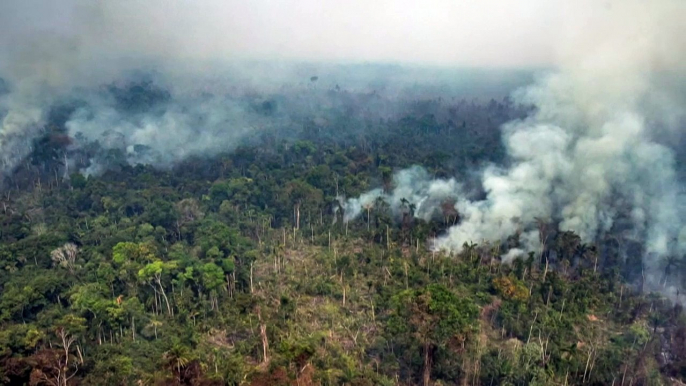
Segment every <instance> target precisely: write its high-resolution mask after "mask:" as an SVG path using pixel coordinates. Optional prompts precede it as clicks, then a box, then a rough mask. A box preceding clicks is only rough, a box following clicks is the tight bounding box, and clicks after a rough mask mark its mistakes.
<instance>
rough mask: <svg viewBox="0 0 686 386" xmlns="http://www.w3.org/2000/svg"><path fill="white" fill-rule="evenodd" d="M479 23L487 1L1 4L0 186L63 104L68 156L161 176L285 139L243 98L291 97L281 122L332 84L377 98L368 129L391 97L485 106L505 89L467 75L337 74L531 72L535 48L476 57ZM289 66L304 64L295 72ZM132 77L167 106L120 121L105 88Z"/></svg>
mask: <svg viewBox="0 0 686 386" xmlns="http://www.w3.org/2000/svg"><path fill="white" fill-rule="evenodd" d="M539 5H540V4H539ZM484 7H485V8H484ZM509 8H510V11H511V12H510V13H509V15H517V16H518V17H520V18H521V21H536V20H538V19H536V18H535V17H534V16H535V15H536V14H537V13H538V12H539V8H538V7H536V6H535V5H534V4H531V5H527V6H526V7H519V6H517V7H509ZM544 9H545V8H541V12H543V10H544ZM482 11H486V12H487V13H490V14H491V15H490V16H489V17H491V18H493V19H494V20H501V21H504V20H503V18H504V17H505V15H506V14H505V13H503V12H501V11H502V9H501V8H500V7H496V4H495V3H494V2H486V3H485V4H484V6H483V7H480V8H475V7H473V6H455V5H451V2H446V1H442V0H440V1H439V0H435V1H433V2H430V3H428V4H425V5H422V6H418V5H417V4H414V3H410V2H379V3H374V4H369V3H368V2H364V3H363V2H357V1H353V2H337V1H329V0H327V1H324V2H320V1H317V2H315V1H309V0H308V1H298V2H295V1H277V2H273V1H266V0H258V1H254V2H241V1H219V0H210V1H203V2H195V1H190V0H174V1H158V0H153V1H145V2H143V1H134V0H124V1H105V0H95V1H80V0H68V1H62V2H59V3H57V2H54V1H48V0H28V1H19V0H9V1H3V2H0V78H1V79H3V84H6V85H7V87H6V88H7V90H6V91H8V92H5V93H0V161H1V162H2V164H1V165H0V173H3V174H5V173H9V172H11V171H12V169H13V168H15V167H16V166H17V165H18V164H19V163H20V162H21V161H22V160H23V159H24V158H25V157H26V156H27V155H28V154H30V152H31V151H32V144H33V140H34V139H35V138H37V137H38V136H40V135H42V134H43V133H44V132H45V131H46V124H47V123H48V115H49V113H50V111H51V109H52V108H53V107H54V106H55V105H56V104H64V103H65V101H74V103H73V105H74V107H75V109H76V110H75V111H74V113H73V114H72V115H71V116H70V117H69V119H68V121H67V123H66V128H67V130H68V132H67V134H68V135H69V136H70V137H72V138H76V139H77V141H76V143H75V146H80V145H83V143H84V142H87V141H99V142H100V144H105V145H107V146H106V148H107V147H108V146H109V147H110V148H114V149H118V150H121V148H123V151H124V153H125V154H126V157H127V160H128V161H129V162H130V163H132V164H135V163H149V164H153V165H158V166H169V165H172V164H173V163H174V162H176V161H178V160H180V159H183V158H184V157H187V156H190V155H198V154H200V155H211V154H213V153H216V152H219V151H227V150H230V149H231V148H233V147H235V146H237V145H238V144H239V142H240V141H241V140H244V139H245V138H246V137H250V136H251V135H254V134H256V132H257V131H260V130H262V131H264V130H266V129H269V128H273V127H277V126H278V127H283V130H284V131H286V130H288V129H289V125H290V121H289V119H288V118H289V117H288V116H285V115H283V114H282V115H279V116H278V119H276V118H274V117H272V118H270V119H265V118H264V117H262V116H260V115H259V114H255V112H254V111H253V110H254V109H252V106H250V103H249V99H250V96H253V99H255V98H254V96H255V95H269V94H271V93H281V92H282V91H283V89H284V88H287V89H288V90H289V91H288V92H289V93H290V94H291V95H289V100H288V106H287V109H289V110H288V112H287V115H298V114H300V115H302V114H305V113H310V114H311V113H312V112H313V111H315V110H316V108H315V107H318V105H317V104H316V101H318V100H322V99H323V98H322V96H323V94H324V92H325V91H326V89H327V88H328V89H330V88H333V87H334V86H335V85H337V84H340V85H341V86H342V87H343V88H344V89H345V90H354V91H359V92H372V91H378V92H379V93H381V94H383V97H384V98H385V99H386V102H387V103H386V104H384V103H376V104H369V105H368V108H369V110H370V111H371V110H372V109H373V111H374V112H375V113H376V114H377V117H381V118H385V117H388V116H389V115H392V114H393V113H394V112H395V111H396V110H397V108H398V107H397V105H396V104H395V101H397V100H398V99H399V98H401V97H402V94H403V93H410V92H411V93H412V95H413V97H415V98H416V97H418V96H421V95H422V92H426V93H429V92H430V93H432V97H435V96H437V93H438V94H441V93H451V92H453V91H454V90H455V89H458V88H459V89H460V90H461V91H460V92H462V93H464V92H465V91H464V90H468V91H467V94H471V95H468V96H479V95H478V94H479V93H480V92H484V93H485V94H488V95H489V96H491V95H493V94H497V93H499V92H501V91H502V90H503V89H507V88H508V87H510V86H511V85H512V84H513V83H512V77H510V76H509V75H503V74H502V73H498V72H497V71H496V72H492V73H487V74H485V75H484V74H481V75H480V77H481V79H486V78H488V79H489V81H488V82H477V83H476V84H475V83H474V82H472V81H471V80H470V78H474V74H473V72H462V73H456V72H452V71H450V70H449V69H445V68H435V69H433V70H431V71H425V70H423V69H421V68H419V67H416V66H415V67H409V68H408V67H404V68H399V67H397V66H393V65H385V66H365V65H350V66H347V67H346V66H344V65H340V63H343V64H346V63H347V64H355V63H360V62H364V61H373V62H385V63H391V64H392V63H410V64H415V65H416V64H427V63H429V64H434V65H436V64H443V65H444V64H451V65H462V66H465V65H471V66H474V65H480V66H486V67H496V68H497V67H502V66H516V65H542V64H544V62H545V55H546V54H545V53H547V52H549V50H548V49H544V48H542V47H540V48H541V49H540V50H525V49H524V47H525V45H524V44H522V45H521V46H520V47H521V48H522V51H521V52H520V54H519V55H517V56H514V55H507V53H506V52H498V51H497V50H495V49H491V50H484V49H483V47H484V46H486V45H488V46H490V47H492V48H493V47H495V44H496V42H497V41H498V36H504V35H499V34H494V33H492V32H491V33H487V32H488V31H502V30H503V29H504V28H505V26H507V25H511V24H512V23H511V21H510V22H508V23H504V24H502V25H497V24H491V26H492V27H495V28H490V29H489V28H488V27H486V26H485V25H482V26H481V27H478V25H481V24H479V23H476V20H482V21H483V19H484V18H485V16H484V15H482V14H481V12H482ZM450 14H453V15H460V17H461V18H464V19H465V20H463V22H462V23H459V24H456V25H459V27H456V25H453V24H451V23H448V21H449V20H448V19H446V18H445V16H446V15H450ZM469 15H471V17H467V16H469ZM479 15H481V16H479ZM439 16H441V17H440V18H438V17H439ZM477 16H478V17H477ZM428 17H430V18H431V19H432V21H431V22H430V23H429V22H427V18H428ZM470 20H471V21H470ZM472 23H476V25H472ZM482 24H483V23H482ZM522 25H524V24H522ZM527 25H528V24H527ZM536 25H537V26H540V23H538V24H536ZM534 30H535V28H534V27H531V28H524V29H521V30H519V32H518V33H516V34H508V35H507V36H515V35H516V36H520V37H526V38H527V39H528V43H527V44H528V45H529V46H531V44H532V42H533V41H534V40H535V41H537V42H538V41H539V40H540V39H537V38H535V37H536V36H538V34H537V33H534V32H535V31H534ZM408 31H412V33H411V34H410V35H411V36H409V37H408V36H405V35H406V34H407V32H408ZM462 32H469V34H470V35H465V33H462ZM479 32H480V33H479ZM360 34H363V35H360ZM477 42H480V43H481V44H477ZM537 45H538V46H541V45H542V43H541V42H539V43H537ZM508 46H509V47H511V46H512V45H508ZM475 47H479V49H478V50H475V49H474V48H475ZM457 52H459V54H458V53H457ZM525 52H526V53H528V54H524V53H525ZM485 53H488V55H486V54H485ZM541 53H543V55H542V56H541ZM515 57H516V58H518V59H517V61H515V62H512V61H510V60H509V58H515ZM302 62H309V63H310V64H306V65H294V63H302ZM141 73H144V74H147V76H150V77H152V79H153V81H154V84H155V85H156V86H158V87H161V88H162V89H163V90H164V92H168V94H169V95H168V98H167V99H166V100H165V101H163V103H158V104H155V105H150V106H148V107H149V109H148V110H145V111H135V112H132V111H130V110H127V109H122V108H121V106H118V103H119V102H118V101H117V100H116V95H112V93H111V92H107V91H108V90H107V88H108V87H109V86H110V85H113V84H115V85H117V87H119V88H122V87H123V88H125V87H126V84H125V83H126V82H127V81H130V80H131V79H137V78H140V74H141ZM151 74H152V75H151ZM313 75H317V76H319V79H321V80H320V81H319V82H318V85H315V84H313V83H312V82H310V78H311V77H312V76H313ZM477 75H478V74H477ZM477 77H478V76H477ZM122 83H124V85H121V84H122ZM417 85H419V86H421V87H416V86H417ZM4 88H5V87H3V89H4ZM453 95H454V94H453ZM313 101H315V103H313ZM282 111H283V110H282ZM103 162H104V161H102V160H97V159H96V160H93V164H92V165H91V167H90V168H89V169H88V170H86V173H93V172H97V171H98V170H102V169H103V167H105V165H104V164H103ZM0 180H2V178H0Z"/></svg>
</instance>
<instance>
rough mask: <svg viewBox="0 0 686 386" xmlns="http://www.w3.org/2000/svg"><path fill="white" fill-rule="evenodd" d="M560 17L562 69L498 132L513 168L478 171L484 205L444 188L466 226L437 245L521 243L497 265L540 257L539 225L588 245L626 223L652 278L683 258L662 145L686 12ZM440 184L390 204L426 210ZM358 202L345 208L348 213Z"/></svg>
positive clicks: (657, 4)
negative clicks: (532, 254) (670, 259)
mask: <svg viewBox="0 0 686 386" xmlns="http://www.w3.org/2000/svg"><path fill="white" fill-rule="evenodd" d="M563 8H564V9H565V10H566V11H567V13H568V14H569V15H570V17H569V18H567V19H565V23H562V24H561V25H560V26H559V27H560V31H559V34H558V35H559V36H560V38H561V39H560V44H559V45H558V50H559V52H558V57H559V66H558V70H557V71H555V72H554V73H551V74H548V75H546V76H544V77H541V78H540V79H539V80H538V81H537V82H535V83H534V84H533V85H531V86H530V87H527V88H525V89H522V90H520V91H518V92H516V93H515V95H514V98H515V100H516V101H517V102H520V103H524V104H532V105H534V106H535V107H536V110H535V112H534V113H533V114H532V115H531V116H530V117H528V118H526V119H525V120H521V121H514V122H510V123H508V124H506V125H504V126H503V128H502V133H503V142H504V145H505V148H506V150H507V153H508V155H509V162H508V166H507V167H498V166H491V167H488V168H487V169H486V170H485V171H484V173H483V176H482V185H483V188H484V191H485V193H486V197H485V199H484V200H479V201H473V200H470V199H468V198H467V197H465V196H464V195H462V194H460V190H459V187H458V185H457V184H455V183H454V182H451V184H453V185H455V187H453V193H454V194H453V196H452V197H457V203H456V205H455V208H456V210H457V211H458V212H459V215H460V219H461V221H460V223H459V224H458V225H456V226H453V227H451V228H450V229H449V230H448V232H447V234H445V235H444V236H442V237H440V238H439V239H437V240H435V246H436V248H438V249H442V250H446V251H451V252H460V251H461V250H462V249H463V246H464V245H465V243H470V242H474V243H481V242H484V241H487V242H501V241H504V240H505V239H506V238H508V237H510V236H513V235H518V236H519V242H520V245H519V247H517V248H512V249H511V250H510V251H509V252H508V253H507V254H506V255H505V256H503V259H504V260H510V259H512V258H514V257H515V256H517V255H521V254H525V253H527V252H529V251H537V250H538V249H539V248H540V242H541V240H540V239H539V229H538V226H539V224H540V223H541V222H542V223H548V224H559V225H558V226H559V230H561V231H573V232H575V233H576V234H578V235H579V236H580V237H581V239H582V240H583V241H584V242H593V241H595V240H597V239H598V238H599V237H601V236H602V235H603V234H605V233H606V232H608V231H610V230H611V229H613V227H615V226H617V227H619V226H620V225H618V222H620V221H621V222H622V225H621V227H622V228H623V229H616V230H619V231H621V232H622V233H623V235H624V237H627V238H629V239H632V240H640V241H642V242H643V245H644V246H645V251H646V255H647V256H648V257H647V258H646V262H645V263H646V266H647V268H648V270H649V271H650V270H655V269H656V267H657V266H658V265H659V263H658V262H659V260H660V259H661V258H662V257H664V256H665V255H668V254H676V253H679V252H684V251H685V250H686V244H684V243H683V238H679V235H680V233H683V232H684V229H683V223H682V221H681V218H682V217H683V216H682V214H684V213H685V212H684V208H685V205H684V203H686V201H685V200H684V196H683V193H682V191H683V189H682V186H681V185H680V183H679V181H678V179H677V176H676V173H675V158H674V151H673V150H672V149H671V148H670V147H669V146H668V145H669V144H665V143H664V142H665V141H664V140H662V139H661V138H662V137H661V135H662V134H664V132H678V131H683V129H684V127H682V126H680V124H681V125H683V122H684V120H683V117H684V113H685V112H686V106H684V105H683V104H680V103H678V102H679V101H683V95H684V93H685V92H686V87H684V83H683V80H684V77H683V75H682V74H683V73H684V71H683V70H684V69H686V66H685V65H684V63H686V39H684V38H683V36H686V24H685V23H683V20H685V18H686V3H684V2H683V1H677V0H660V1H651V2H645V1H640V0H623V1H615V2H606V4H605V6H599V5H598V3H597V2H592V1H578V2H574V3H564V4H563ZM669 79H671V80H672V81H671V82H669V81H668V80H669ZM425 177H426V176H425ZM436 183H438V184H442V183H443V181H434V182H429V181H426V180H424V179H419V180H418V181H413V180H411V179H410V180H408V184H403V183H400V184H398V187H397V188H396V190H394V191H393V192H392V193H391V195H390V196H391V197H385V198H386V199H388V200H390V202H396V201H397V198H398V196H410V197H414V198H413V199H414V200H415V201H414V202H416V203H420V202H424V201H422V198H421V197H429V196H430V194H429V193H428V192H427V189H426V187H427V186H431V185H432V184H436ZM396 192H399V193H396ZM414 193H418V194H416V195H415V194H414ZM370 194H371V193H370ZM376 194H378V192H376V193H373V194H372V195H376ZM442 196H443V197H448V196H449V195H445V194H442ZM363 197H364V199H365V200H367V201H368V200H369V198H368V197H367V196H366V195H364V196H363ZM361 199H362V198H361ZM358 200H359V199H358ZM358 200H349V201H348V203H350V210H351V211H352V212H353V213H355V215H356V214H357V213H359V207H360V206H361V204H359V202H358ZM429 203H430V202H428V201H426V204H429ZM433 204H434V207H435V204H436V202H433ZM428 207H429V206H428V205H427V206H425V207H423V208H422V209H423V210H426V208H428ZM627 222H628V223H629V226H627V225H625V224H626V223H627Z"/></svg>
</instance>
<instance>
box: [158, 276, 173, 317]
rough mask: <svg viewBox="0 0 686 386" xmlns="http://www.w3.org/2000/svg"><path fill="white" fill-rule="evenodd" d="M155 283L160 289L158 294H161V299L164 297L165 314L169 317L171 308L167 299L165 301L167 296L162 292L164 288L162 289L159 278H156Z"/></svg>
mask: <svg viewBox="0 0 686 386" xmlns="http://www.w3.org/2000/svg"><path fill="white" fill-rule="evenodd" d="M155 281H156V282H157V285H158V286H159V287H160V292H161V293H162V297H164V303H165V304H166V305H167V312H168V313H169V316H171V314H172V310H171V306H170V305H169V299H167V294H166V293H165V292H164V287H162V280H161V279H160V278H159V277H156V278H155Z"/></svg>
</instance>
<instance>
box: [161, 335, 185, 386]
mask: <svg viewBox="0 0 686 386" xmlns="http://www.w3.org/2000/svg"><path fill="white" fill-rule="evenodd" d="M162 358H163V359H164V362H165V364H166V365H167V366H168V367H169V368H171V369H172V371H174V372H176V376H177V377H178V379H179V382H181V370H182V369H183V368H184V367H186V366H188V364H189V363H190V362H191V353H190V351H189V350H188V347H186V346H184V345H182V344H180V343H179V342H175V343H174V344H173V345H172V347H171V348H170V349H169V350H168V351H166V352H165V353H164V354H163V356H162Z"/></svg>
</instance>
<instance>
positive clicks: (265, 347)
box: [257, 307, 269, 364]
mask: <svg viewBox="0 0 686 386" xmlns="http://www.w3.org/2000/svg"><path fill="white" fill-rule="evenodd" d="M257 318H258V320H259V322H260V338H261V339H262V363H264V364H268V363H269V340H268V339H267V326H266V325H265V324H264V322H263V321H262V313H261V312H260V308H259V307H258V308H257Z"/></svg>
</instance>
